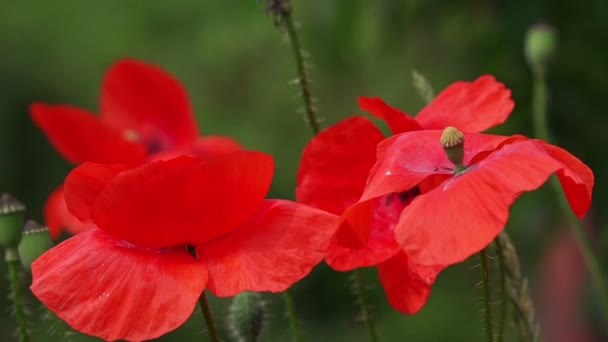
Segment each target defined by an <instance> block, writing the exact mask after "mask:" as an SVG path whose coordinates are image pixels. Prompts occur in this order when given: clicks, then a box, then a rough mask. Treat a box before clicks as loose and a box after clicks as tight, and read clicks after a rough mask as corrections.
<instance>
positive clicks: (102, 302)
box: [31, 229, 207, 341]
mask: <svg viewBox="0 0 608 342" xmlns="http://www.w3.org/2000/svg"><path fill="white" fill-rule="evenodd" d="M32 275H33V284H32V286H31V289H32V292H33V293H34V295H35V296H36V297H38V299H40V301H42V302H43V303H44V304H45V305H46V306H47V307H48V308H49V309H50V310H52V311H53V312H55V313H56V314H57V316H59V317H60V318H61V319H63V320H64V321H66V322H67V323H68V324H70V325H71V326H72V327H73V328H74V329H76V330H78V331H81V332H83V333H85V334H89V335H94V336H98V337H100V338H103V339H105V340H117V339H125V340H130V341H142V340H149V339H153V338H156V337H158V336H161V335H163V334H165V333H167V332H169V331H171V330H173V329H175V328H177V327H179V326H180V325H181V324H182V323H184V321H186V319H188V317H190V315H191V314H192V311H193V309H194V307H195V306H196V302H197V300H198V297H199V295H200V294H201V292H202V291H203V290H204V288H205V284H206V283H207V270H206V269H205V265H204V264H203V263H202V262H200V261H197V260H196V259H194V258H193V257H192V256H191V255H190V254H188V252H187V251H186V250H185V249H174V250H166V251H155V250H144V249H139V248H134V247H132V246H127V245H125V244H123V243H122V242H121V241H119V240H116V239H114V238H112V237H110V236H109V235H107V234H106V233H104V232H102V231H101V230H99V229H94V230H91V231H88V232H85V233H82V234H78V235H76V236H74V237H72V238H70V239H68V240H66V241H65V242H63V243H61V244H60V245H58V246H56V247H54V248H52V249H50V250H49V251H47V252H46V253H44V254H43V255H42V256H40V257H39V258H38V259H37V260H36V261H34V263H33V264H32Z"/></svg>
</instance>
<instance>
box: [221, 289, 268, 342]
mask: <svg viewBox="0 0 608 342" xmlns="http://www.w3.org/2000/svg"><path fill="white" fill-rule="evenodd" d="M265 320H266V303H265V302H264V300H263V299H262V296H261V295H260V294H259V293H256V292H242V293H239V294H238V295H236V296H235V297H234V298H233V299H232V304H231V305H230V316H229V322H230V330H231V332H232V335H233V336H234V337H235V339H236V340H237V341H238V342H256V341H259V340H260V336H261V333H262V328H263V327H264V323H265Z"/></svg>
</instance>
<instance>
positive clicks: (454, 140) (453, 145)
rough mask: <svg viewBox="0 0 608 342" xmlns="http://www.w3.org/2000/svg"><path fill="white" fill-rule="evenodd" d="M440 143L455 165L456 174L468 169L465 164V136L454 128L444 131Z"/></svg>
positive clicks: (450, 127)
mask: <svg viewBox="0 0 608 342" xmlns="http://www.w3.org/2000/svg"><path fill="white" fill-rule="evenodd" d="M439 143H440V144H441V147H443V150H444V151H445V154H446V155H447V157H448V159H449V160H450V161H451V162H452V164H454V173H460V172H462V171H464V170H465V169H466V168H467V167H466V166H465V165H464V164H463V159H464V134H462V132H460V131H459V130H457V129H456V128H454V127H452V126H448V127H446V128H445V129H444V130H443V133H442V134H441V138H440V139H439Z"/></svg>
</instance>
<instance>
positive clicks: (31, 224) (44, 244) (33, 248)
mask: <svg viewBox="0 0 608 342" xmlns="http://www.w3.org/2000/svg"><path fill="white" fill-rule="evenodd" d="M51 247H53V241H52V240H51V235H50V234H49V229H48V228H47V227H44V226H41V225H40V224H38V223H37V222H36V221H32V220H29V221H27V223H26V224H25V228H24V229H23V237H22V238H21V242H20V243H19V247H18V248H19V255H20V256H21V264H23V267H24V268H25V269H27V270H29V269H30V266H31V264H32V262H34V260H36V259H37V258H38V257H39V256H40V255H41V254H42V253H44V252H46V251H47V250H48V249H50V248H51Z"/></svg>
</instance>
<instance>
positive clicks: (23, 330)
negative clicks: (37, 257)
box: [4, 248, 30, 342]
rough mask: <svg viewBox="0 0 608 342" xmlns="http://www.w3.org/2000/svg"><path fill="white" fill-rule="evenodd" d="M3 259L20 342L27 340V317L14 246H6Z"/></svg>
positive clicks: (17, 257)
mask: <svg viewBox="0 0 608 342" xmlns="http://www.w3.org/2000/svg"><path fill="white" fill-rule="evenodd" d="M4 260H5V261H6V264H7V266H8V278H9V281H10V287H11V295H10V298H11V300H12V302H13V306H14V309H15V320H16V321H17V329H18V331H19V338H20V339H21V341H22V342H29V340H30V335H29V333H28V331H27V319H26V315H25V308H24V307H23V294H22V292H21V282H20V281H19V267H20V264H19V252H17V249H16V248H7V249H6V252H5V257H4Z"/></svg>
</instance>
